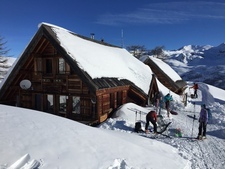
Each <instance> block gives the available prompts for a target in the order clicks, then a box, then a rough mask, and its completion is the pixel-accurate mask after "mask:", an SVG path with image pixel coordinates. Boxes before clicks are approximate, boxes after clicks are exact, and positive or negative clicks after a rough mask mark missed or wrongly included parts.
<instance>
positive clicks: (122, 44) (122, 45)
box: [121, 29, 124, 48]
mask: <svg viewBox="0 0 225 169" xmlns="http://www.w3.org/2000/svg"><path fill="white" fill-rule="evenodd" d="M121 47H122V48H124V41H123V29H121Z"/></svg>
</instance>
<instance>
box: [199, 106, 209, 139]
mask: <svg viewBox="0 0 225 169" xmlns="http://www.w3.org/2000/svg"><path fill="white" fill-rule="evenodd" d="M198 121H199V127H198V136H197V139H200V138H201V137H202V138H206V127H207V123H208V111H207V109H206V106H205V104H203V105H202V106H201V111H200V117H199V120H198Z"/></svg>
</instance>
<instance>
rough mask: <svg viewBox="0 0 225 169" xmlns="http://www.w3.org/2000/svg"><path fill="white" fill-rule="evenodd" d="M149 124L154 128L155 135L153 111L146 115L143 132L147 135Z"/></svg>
mask: <svg viewBox="0 0 225 169" xmlns="http://www.w3.org/2000/svg"><path fill="white" fill-rule="evenodd" d="M149 122H151V123H152V125H153V127H154V133H155V134H156V133H157V124H156V122H157V114H156V112H155V111H153V110H152V111H150V112H149V113H148V114H147V115H146V124H145V132H146V133H149V130H148V126H149Z"/></svg>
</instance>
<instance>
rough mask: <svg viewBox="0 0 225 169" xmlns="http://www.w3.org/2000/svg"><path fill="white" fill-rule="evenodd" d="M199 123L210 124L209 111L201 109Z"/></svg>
mask: <svg viewBox="0 0 225 169" xmlns="http://www.w3.org/2000/svg"><path fill="white" fill-rule="evenodd" d="M199 122H200V123H201V122H203V123H208V111H207V110H206V109H205V108H202V109H201V112H200V117H199Z"/></svg>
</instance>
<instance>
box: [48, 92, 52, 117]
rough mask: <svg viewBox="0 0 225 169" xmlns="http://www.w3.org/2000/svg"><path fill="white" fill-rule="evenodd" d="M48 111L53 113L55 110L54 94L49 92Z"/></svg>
mask: <svg viewBox="0 0 225 169" xmlns="http://www.w3.org/2000/svg"><path fill="white" fill-rule="evenodd" d="M47 102H48V103H47V112H49V113H52V112H53V95H50V94H48V95H47Z"/></svg>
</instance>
